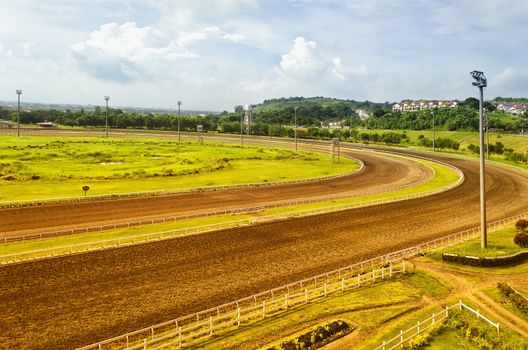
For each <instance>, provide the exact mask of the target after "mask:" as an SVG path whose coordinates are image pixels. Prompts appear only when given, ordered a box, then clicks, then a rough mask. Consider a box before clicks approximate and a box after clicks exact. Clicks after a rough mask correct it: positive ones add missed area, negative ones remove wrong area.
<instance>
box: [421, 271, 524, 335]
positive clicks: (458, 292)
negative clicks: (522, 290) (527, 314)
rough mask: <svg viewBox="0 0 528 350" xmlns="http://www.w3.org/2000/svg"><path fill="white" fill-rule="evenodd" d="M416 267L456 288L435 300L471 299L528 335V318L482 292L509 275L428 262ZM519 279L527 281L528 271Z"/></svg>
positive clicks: (520, 332)
mask: <svg viewBox="0 0 528 350" xmlns="http://www.w3.org/2000/svg"><path fill="white" fill-rule="evenodd" d="M416 267H417V268H418V269H420V270H423V271H425V272H426V273H428V274H431V275H433V276H434V277H436V278H438V279H439V280H441V281H442V282H443V283H445V284H447V285H450V286H452V287H453V290H452V291H451V292H450V293H449V294H447V295H444V296H442V297H441V299H436V300H435V302H441V301H445V300H449V299H453V298H455V297H456V298H460V299H461V298H468V299H469V300H471V301H472V302H473V303H474V304H475V305H476V307H477V308H478V309H479V310H480V311H483V313H484V314H485V315H486V316H487V317H490V318H491V319H492V320H493V321H498V322H499V323H500V324H502V325H505V326H507V327H508V328H510V329H511V330H513V331H516V332H517V333H519V334H521V335H522V336H523V337H525V338H528V321H526V320H524V319H522V318H520V317H518V316H517V315H515V314H513V313H512V312H511V311H509V310H508V309H505V308H504V307H502V305H500V304H499V303H497V302H496V301H495V300H493V299H491V298H490V297H488V296H487V295H486V294H485V293H484V292H483V291H482V290H483V289H485V288H488V287H492V286H496V285H497V282H501V281H508V280H510V278H509V276H504V275H489V274H484V275H482V274H479V273H477V272H462V271H460V270H458V269H457V270H455V269H450V268H448V267H445V266H439V265H436V264H433V263H424V262H416ZM468 278H469V279H470V280H473V281H475V280H476V281H477V282H470V281H469V280H468ZM515 278H516V279H523V280H527V279H528V273H524V274H518V275H516V276H515Z"/></svg>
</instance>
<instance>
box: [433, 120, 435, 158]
mask: <svg viewBox="0 0 528 350" xmlns="http://www.w3.org/2000/svg"><path fill="white" fill-rule="evenodd" d="M434 151H435V113H434V111H433V152H434Z"/></svg>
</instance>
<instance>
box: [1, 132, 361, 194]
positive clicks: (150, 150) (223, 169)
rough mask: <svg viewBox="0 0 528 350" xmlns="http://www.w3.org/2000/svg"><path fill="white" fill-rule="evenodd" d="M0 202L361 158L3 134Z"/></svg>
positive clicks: (217, 180)
mask: <svg viewBox="0 0 528 350" xmlns="http://www.w3.org/2000/svg"><path fill="white" fill-rule="evenodd" d="M0 148H1V149H2V154H1V155H0V202H6V201H15V200H25V199H42V198H61V197H71V196H81V195H84V192H83V191H82V187H83V186H85V185H87V186H89V187H90V190H89V192H88V194H89V195H101V194H113V193H126V192H142V191H153V190H164V189H178V188H190V187H203V186H217V185H230V184H240V183H262V182H274V181H284V180H299V179H306V178H314V177H321V176H327V175H335V174H340V173H345V172H349V171H353V170H354V169H357V168H358V167H359V165H358V164H357V163H356V162H354V161H352V160H350V159H346V158H343V159H342V162H341V163H339V164H337V163H332V158H331V156H330V155H328V154H324V153H319V152H309V151H298V152H295V151H293V150H289V149H280V148H272V147H261V146H259V147H257V146H245V147H240V146H239V145H229V144H225V143H222V144H214V143H204V144H199V143H193V142H189V141H186V142H180V143H178V142H176V141H173V140H167V139H156V140H152V139H104V138H93V137H92V138H79V137H64V138H58V137H20V138H16V137H7V136H4V137H0Z"/></svg>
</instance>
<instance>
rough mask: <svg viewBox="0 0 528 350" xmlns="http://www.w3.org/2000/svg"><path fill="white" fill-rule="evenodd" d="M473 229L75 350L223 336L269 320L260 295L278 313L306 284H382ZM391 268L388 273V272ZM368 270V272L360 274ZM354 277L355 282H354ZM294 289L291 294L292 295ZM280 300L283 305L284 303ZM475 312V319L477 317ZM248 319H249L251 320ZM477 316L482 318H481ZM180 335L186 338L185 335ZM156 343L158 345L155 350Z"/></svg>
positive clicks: (150, 345) (474, 232)
mask: <svg viewBox="0 0 528 350" xmlns="http://www.w3.org/2000/svg"><path fill="white" fill-rule="evenodd" d="M526 217H528V213H524V214H521V215H516V216H512V217H509V218H506V219H502V220H498V221H495V222H493V223H491V224H489V225H488V228H489V229H490V230H493V229H498V228H501V227H505V226H507V225H510V224H511V223H512V222H514V221H516V220H518V219H521V218H526ZM479 228H480V227H476V228H473V229H469V230H465V231H461V232H457V233H454V234H451V235H448V236H445V237H440V238H437V239H434V240H431V241H428V242H424V243H421V244H419V245H416V246H413V247H409V248H405V249H401V250H397V251H394V252H391V253H388V254H385V255H380V256H377V257H375V258H372V259H368V260H365V261H361V262H359V263H356V264H353V265H349V266H347V267H344V268H341V269H337V270H334V271H331V272H328V273H325V274H321V275H318V276H315V277H312V278H308V279H305V280H302V281H298V282H295V283H291V284H288V285H286V286H282V287H279V288H276V289H273V290H269V291H266V292H263V293H259V294H255V295H252V296H249V297H246V298H243V299H240V300H238V301H235V302H231V303H228V304H224V305H221V306H218V307H214V308H211V309H208V310H205V311H200V312H197V313H195V314H191V315H187V316H184V317H180V318H177V319H173V320H171V321H167V322H164V323H160V324H158V325H155V326H151V327H147V328H144V329H141V330H138V331H135V332H130V333H127V334H124V335H121V336H118V337H114V338H111V339H107V340H104V341H101V342H98V343H94V344H91V345H88V346H85V347H82V348H80V349H79V350H92V349H99V350H102V349H115V348H118V349H147V348H152V349H162V348H166V347H171V346H172V347H174V346H178V347H180V346H182V344H184V343H185V342H190V341H199V340H203V339H207V338H208V337H210V336H212V335H213V334H215V332H217V331H218V330H219V329H221V328H224V329H225V330H226V331H227V330H229V329H234V328H236V327H237V326H240V325H241V324H242V321H249V319H250V318H253V319H255V320H257V319H259V318H263V317H266V315H269V314H270V312H271V311H270V309H269V308H268V307H269V306H270V301H269V299H264V296H268V298H271V300H275V302H276V303H278V304H276V306H275V308H276V310H277V311H278V310H281V307H280V305H282V308H284V309H286V307H291V306H293V304H291V303H290V301H289V300H290V299H289V298H290V295H292V294H297V296H296V298H297V299H296V300H298V301H302V300H303V299H302V298H301V294H303V293H304V294H303V295H304V302H306V295H308V296H309V297H310V296H312V295H313V294H312V292H308V294H307V293H306V289H307V286H308V285H314V286H315V287H314V288H313V289H317V288H318V290H319V294H318V296H317V297H320V296H321V295H322V296H325V295H328V294H329V293H328V291H329V290H330V289H329V287H328V286H329V285H332V286H333V287H334V288H335V287H336V286H337V288H335V289H333V290H334V291H335V292H337V291H338V290H343V289H342V288H345V289H346V288H347V286H348V287H351V286H354V287H360V286H361V285H362V284H364V283H363V282H364V281H375V280H376V279H378V280H379V278H380V276H381V277H382V279H383V278H385V277H387V276H391V274H395V273H396V272H395V271H397V269H396V266H397V264H398V263H401V272H405V259H409V258H412V257H415V256H418V255H423V254H425V252H429V251H433V250H435V249H439V248H444V247H448V246H451V245H453V244H456V243H459V242H461V241H465V240H468V239H471V238H473V237H475V236H476V235H478V234H479V233H480V231H479ZM391 267H392V270H390V268H391ZM369 269H370V271H369V272H365V271H368V270H369ZM372 271H374V272H372ZM387 271H388V274H387ZM354 278H356V279H355V280H354ZM344 279H346V280H347V282H345V283H344V284H343V282H342V281H343V280H344ZM354 282H355V284H354ZM343 286H344V287H343ZM321 288H322V289H321ZM340 288H341V289H340ZM294 290H295V291H297V292H296V293H294V292H293V291H294ZM280 291H282V292H280ZM321 291H323V292H321ZM325 291H326V294H325ZM285 295H286V297H285ZM316 295H317V294H316ZM285 299H286V300H287V301H285ZM266 300H268V301H266ZM456 305H458V304H456ZM245 306H247V307H245ZM246 308H247V310H248V311H247V314H246V311H245V310H246ZM261 308H262V309H261ZM224 310H226V313H227V315H229V316H226V314H225V313H223V311H224ZM257 310H258V311H257ZM261 310H262V311H261ZM470 311H471V310H470ZM472 311H474V310H472ZM474 312H475V311H474ZM475 313H477V314H478V312H475ZM243 315H246V317H247V318H243ZM249 315H251V317H250V316H249ZM224 317H225V318H224ZM229 317H231V318H229ZM234 317H236V319H233V318H234ZM481 317H484V316H482V315H481ZM221 319H225V320H228V321H227V323H226V324H222V325H221V326H219V325H218V324H217V323H216V322H217V321H219V320H221ZM488 321H489V320H488ZM187 322H188V323H187ZM229 327H231V328H229ZM497 328H498V326H497ZM186 331H187V332H188V333H185V332H186ZM156 344H159V345H158V346H157V347H156V346H155V345H156Z"/></svg>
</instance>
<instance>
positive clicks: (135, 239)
mask: <svg viewBox="0 0 528 350" xmlns="http://www.w3.org/2000/svg"><path fill="white" fill-rule="evenodd" d="M463 180H464V178H463V177H460V178H459V180H458V181H457V182H454V183H452V184H449V185H447V186H445V187H442V188H439V189H436V190H432V191H427V192H424V193H413V194H408V195H402V196H396V197H388V198H380V199H374V200H369V201H362V202H357V203H346V204H341V205H334V206H328V207H322V208H312V209H306V210H299V211H294V212H288V213H283V214H273V215H267V216H261V217H254V218H248V219H242V220H236V221H228V222H222V223H216V224H210V225H203V226H195V227H188V228H181V229H174V230H166V231H160V232H154V233H146V234H139V235H133V236H125V237H120V238H114V239H106V240H97V241H93V242H89V243H79V244H71V245H65V246H59V247H52V248H46V249H38V250H30V251H23V252H17V253H12V254H3V255H0V264H10V263H18V262H22V261H25V260H35V259H46V258H49V257H54V256H59V255H68V254H74V253H81V252H86V251H93V250H101V249H109V248H115V247H120V246H125V245H132V244H138V243H146V242H149V241H155V240H165V239H171V238H174V237H175V236H179V237H183V236H188V235H195V234H202V233H207V232H211V231H217V230H222V229H228V228H235V227H240V226H248V225H254V224H257V223H264V222H271V221H277V220H285V219H289V218H295V217H304V216H309V215H319V214H323V213H329V212H337V211H342V210H348V209H352V208H359V207H366V206H372V205H379V204H383V203H392V202H396V201H403V200H408V199H412V198H419V197H424V196H429V195H433V194H437V193H440V192H444V191H447V190H449V189H451V188H453V187H456V186H458V185H459V184H460V183H461V182H462V181H463ZM147 223H149V221H147ZM152 223H154V222H152ZM126 224H127V225H128V226H125V224H123V226H116V227H115V228H123V227H129V226H134V225H129V223H126ZM116 225H117V224H116ZM113 226H114V225H106V226H104V227H106V228H108V229H112V228H114V227H113ZM102 228H103V227H101V229H102ZM83 232H85V231H82V230H76V229H72V230H70V231H68V234H74V233H83ZM41 235H43V234H41ZM28 236H29V235H28ZM43 237H44V236H40V235H39V234H33V235H32V238H33V239H36V238H43ZM27 239H28V238H27V236H24V237H23V238H22V239H19V241H26V240H27ZM3 241H4V244H8V243H13V242H14V239H13V238H11V237H4V239H3Z"/></svg>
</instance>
